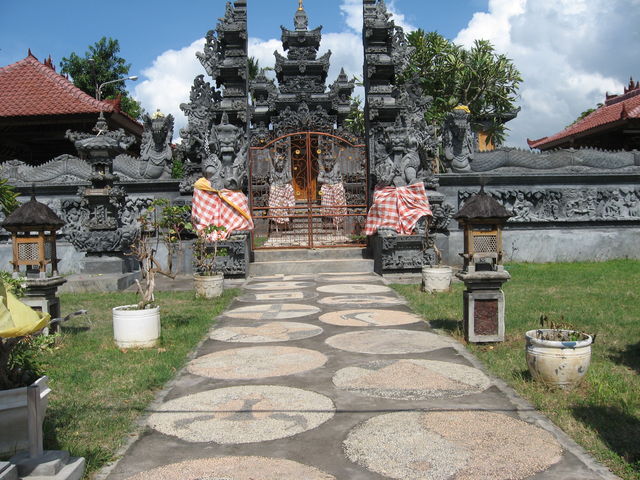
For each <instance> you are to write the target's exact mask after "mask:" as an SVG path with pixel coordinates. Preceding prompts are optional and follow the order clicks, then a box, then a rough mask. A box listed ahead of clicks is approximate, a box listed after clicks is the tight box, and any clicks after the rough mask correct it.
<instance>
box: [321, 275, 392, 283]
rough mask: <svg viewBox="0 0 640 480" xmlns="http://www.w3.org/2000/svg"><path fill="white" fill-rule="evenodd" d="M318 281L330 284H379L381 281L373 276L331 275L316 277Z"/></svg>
mask: <svg viewBox="0 0 640 480" xmlns="http://www.w3.org/2000/svg"><path fill="white" fill-rule="evenodd" d="M318 281H320V282H331V283H363V282H366V283H370V282H380V281H382V279H381V278H380V277H377V276H374V275H331V274H324V275H320V276H318Z"/></svg>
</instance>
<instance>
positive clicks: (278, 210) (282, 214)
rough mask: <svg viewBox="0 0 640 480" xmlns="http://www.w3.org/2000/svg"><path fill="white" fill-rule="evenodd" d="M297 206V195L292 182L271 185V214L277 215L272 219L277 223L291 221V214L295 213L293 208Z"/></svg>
mask: <svg viewBox="0 0 640 480" xmlns="http://www.w3.org/2000/svg"><path fill="white" fill-rule="evenodd" d="M295 206H296V196H295V194H294V193H293V186H292V185H291V184H290V183H287V184H285V185H271V186H270V187H269V208H270V210H269V215H272V216H275V217H276V218H273V219H272V220H275V222H276V223H289V216H290V215H293V211H292V210H291V209H292V208H293V207H295ZM283 207H284V208H283Z"/></svg>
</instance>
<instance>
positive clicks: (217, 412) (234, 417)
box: [148, 385, 335, 444]
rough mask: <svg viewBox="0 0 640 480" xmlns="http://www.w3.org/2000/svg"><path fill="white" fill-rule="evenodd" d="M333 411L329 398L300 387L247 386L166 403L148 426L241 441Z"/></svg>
mask: <svg viewBox="0 0 640 480" xmlns="http://www.w3.org/2000/svg"><path fill="white" fill-rule="evenodd" d="M334 414H335V406H334V404H333V402H332V401H331V399H329V398H327V397H325V396H324V395H320V394H318V393H315V392H309V391H307V390H301V389H299V388H291V387H279V386H273V385H247V386H241V387H228V388H219V389H215V390H206V391H204V392H199V393H194V394H192V395H186V396H184V397H180V398H176V399H173V400H169V401H168V402H165V403H164V404H163V405H162V406H160V407H159V408H158V410H157V411H156V413H153V414H152V415H151V416H150V417H149V421H148V423H149V426H150V427H151V428H153V429H155V430H158V431H159V432H161V433H164V434H166V435H172V436H175V437H178V438H180V439H182V440H184V441H186V442H214V443H219V444H240V443H252V442H265V441H268V440H275V439H278V438H286V437H292V436H293V435H296V434H298V433H301V432H305V431H307V430H311V429H313V428H316V427H317V426H319V425H321V424H323V423H324V422H326V421H327V420H329V419H330V418H332V417H333V416H334Z"/></svg>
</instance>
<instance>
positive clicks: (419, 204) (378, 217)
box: [364, 182, 433, 235]
mask: <svg viewBox="0 0 640 480" xmlns="http://www.w3.org/2000/svg"><path fill="white" fill-rule="evenodd" d="M425 215H427V216H432V215H433V214H432V213H431V208H430V207H429V199H428V198H427V192H426V191H425V189H424V183H422V182H419V183H414V184H413V185H409V186H406V187H382V188H380V187H378V188H376V190H375V192H374V194H373V205H371V208H370V209H369V214H368V215H367V223H366V225H365V228H364V233H365V235H373V234H374V233H376V232H377V231H378V229H379V228H393V229H395V231H396V232H398V233H399V234H401V235H410V234H412V233H413V229H414V227H415V225H416V223H417V222H418V220H420V218H422V217H424V216H425Z"/></svg>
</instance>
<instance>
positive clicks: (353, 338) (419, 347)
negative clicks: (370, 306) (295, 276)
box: [325, 329, 453, 355]
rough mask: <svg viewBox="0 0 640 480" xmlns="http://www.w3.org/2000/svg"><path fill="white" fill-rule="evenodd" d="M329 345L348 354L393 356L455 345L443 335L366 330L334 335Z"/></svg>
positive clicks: (394, 330) (413, 331)
mask: <svg viewBox="0 0 640 480" xmlns="http://www.w3.org/2000/svg"><path fill="white" fill-rule="evenodd" d="M325 343H327V345H329V346H331V347H333V348H337V349H339V350H345V351H347V352H356V353H371V354H378V355H393V354H401V353H419V352H430V351H432V350H437V349H439V348H447V347H451V346H452V345H453V341H452V340H450V339H449V338H447V337H444V336H442V335H436V334H435V333H430V332H419V331H415V330H396V329H385V330H365V331H360V332H349V333H341V334H339V335H334V336H333V337H329V338H327V340H325Z"/></svg>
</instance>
